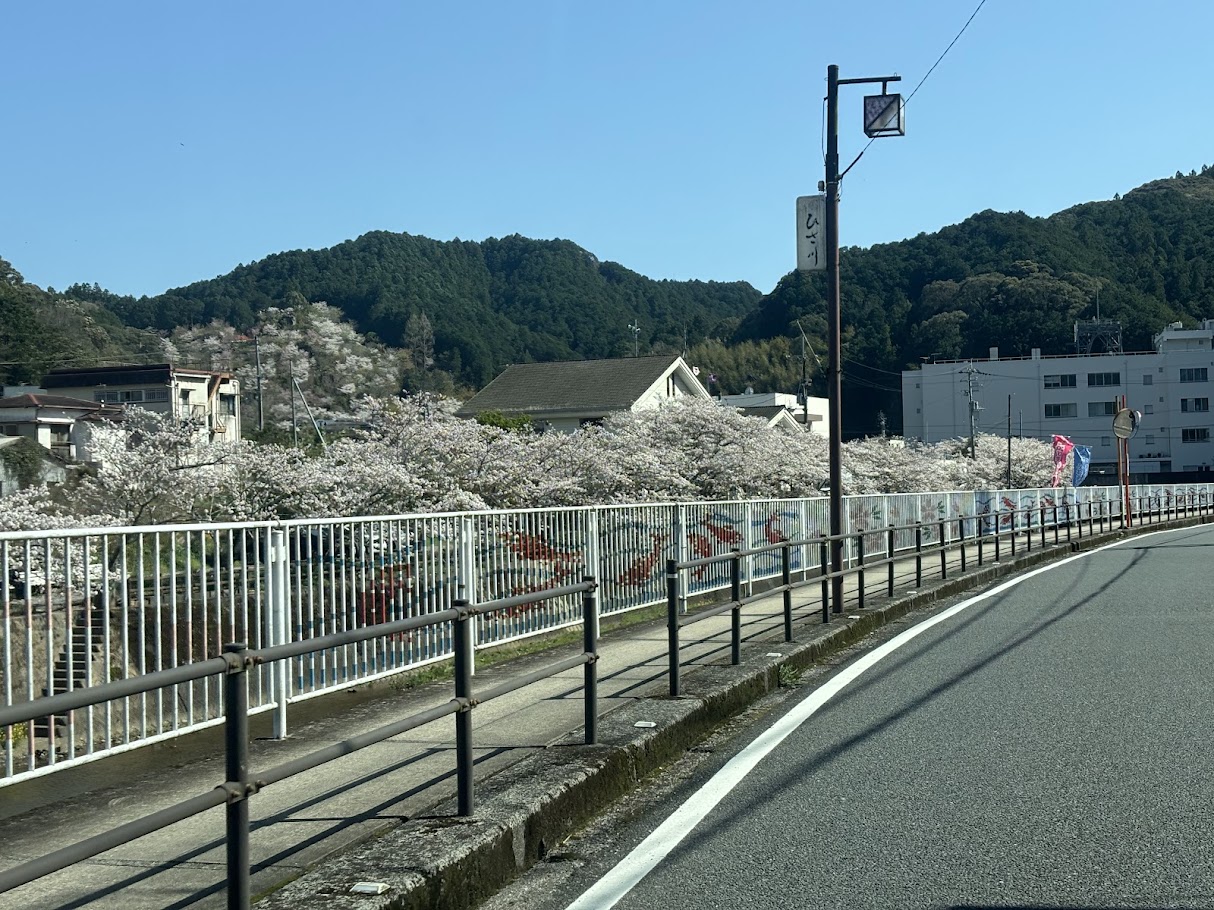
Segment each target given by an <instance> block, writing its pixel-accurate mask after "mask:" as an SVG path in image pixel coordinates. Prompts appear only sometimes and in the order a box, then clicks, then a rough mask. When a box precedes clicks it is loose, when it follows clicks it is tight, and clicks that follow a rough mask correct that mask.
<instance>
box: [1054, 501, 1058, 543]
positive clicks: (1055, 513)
mask: <svg viewBox="0 0 1214 910" xmlns="http://www.w3.org/2000/svg"><path fill="white" fill-rule="evenodd" d="M1054 543H1058V503H1057V501H1055V502H1054Z"/></svg>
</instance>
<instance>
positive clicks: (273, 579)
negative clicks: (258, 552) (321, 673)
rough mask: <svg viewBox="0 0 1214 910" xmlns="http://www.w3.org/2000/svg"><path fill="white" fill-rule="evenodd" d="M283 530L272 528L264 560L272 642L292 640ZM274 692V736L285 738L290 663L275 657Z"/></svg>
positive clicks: (284, 642) (274, 643)
mask: <svg viewBox="0 0 1214 910" xmlns="http://www.w3.org/2000/svg"><path fill="white" fill-rule="evenodd" d="M286 538H287V535H286V532H285V531H280V530H275V531H271V532H270V533H269V534H268V535H267V537H266V545H267V546H268V547H269V552H270V558H269V559H268V560H266V596H267V599H268V601H269V617H268V624H269V627H270V628H269V635H268V638H269V639H270V644H271V645H285V644H286V643H287V642H289V641H290V640H291V631H290V630H291V621H290V616H289V613H288V610H287V562H288V556H287V542H286ZM270 683H271V686H272V687H273V696H274V738H275V739H286V738H287V701H288V699H289V698H290V696H291V665H290V663H289V662H288V661H285V660H277V661H275V662H274V666H273V667H272V668H271V669H270Z"/></svg>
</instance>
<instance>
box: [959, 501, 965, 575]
mask: <svg viewBox="0 0 1214 910" xmlns="http://www.w3.org/2000/svg"><path fill="white" fill-rule="evenodd" d="M957 540H959V541H960V542H961V571H962V572H964V571H965V516H964V515H958V516H957Z"/></svg>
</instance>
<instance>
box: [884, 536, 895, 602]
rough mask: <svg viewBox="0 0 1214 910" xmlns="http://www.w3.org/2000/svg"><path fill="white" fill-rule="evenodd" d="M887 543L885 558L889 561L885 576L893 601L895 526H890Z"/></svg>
mask: <svg viewBox="0 0 1214 910" xmlns="http://www.w3.org/2000/svg"><path fill="white" fill-rule="evenodd" d="M886 534H887V537H886V543H885V558H886V559H888V560H889V562H887V563H886V564H885V565H886V569H885V574H886V578H887V583H888V584H889V596H890V598H891V599H892V598H893V596H894V526H893V525H890V526H889V531H887V532H886Z"/></svg>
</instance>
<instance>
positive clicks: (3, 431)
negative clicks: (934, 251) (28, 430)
mask: <svg viewBox="0 0 1214 910" xmlns="http://www.w3.org/2000/svg"><path fill="white" fill-rule="evenodd" d="M20 435H21V431H20V430H19V429H18V428H17V425H16V424H15V423H6V424H4V425H3V426H0V436H20Z"/></svg>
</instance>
